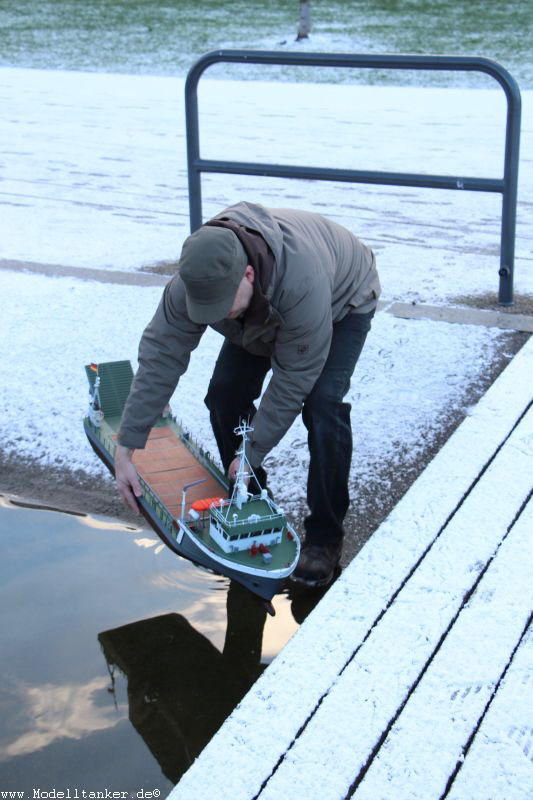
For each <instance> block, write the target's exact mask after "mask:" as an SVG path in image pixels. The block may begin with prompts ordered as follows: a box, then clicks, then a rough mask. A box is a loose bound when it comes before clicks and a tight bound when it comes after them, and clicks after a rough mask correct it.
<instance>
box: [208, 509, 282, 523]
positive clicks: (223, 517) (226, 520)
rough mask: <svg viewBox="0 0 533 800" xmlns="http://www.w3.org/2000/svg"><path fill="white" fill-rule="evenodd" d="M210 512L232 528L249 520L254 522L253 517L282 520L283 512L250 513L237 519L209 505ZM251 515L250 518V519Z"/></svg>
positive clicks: (265, 519)
mask: <svg viewBox="0 0 533 800" xmlns="http://www.w3.org/2000/svg"><path fill="white" fill-rule="evenodd" d="M210 511H211V514H212V515H213V516H214V517H215V518H216V519H217V520H218V521H219V522H222V523H223V524H225V525H231V527H232V528H238V527H239V526H244V525H250V523H251V522H254V517H257V522H259V521H261V522H262V523H263V522H273V521H274V520H283V514H280V513H279V512H277V513H275V514H268V515H267V514H255V515H254V514H250V516H248V517H246V518H245V519H238V520H235V521H234V520H233V519H232V518H230V517H229V516H227V514H223V513H222V512H221V511H219V510H218V509H217V508H215V507H214V506H211V509H210ZM250 517H252V519H250Z"/></svg>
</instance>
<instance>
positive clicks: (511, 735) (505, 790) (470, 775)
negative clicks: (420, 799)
mask: <svg viewBox="0 0 533 800" xmlns="http://www.w3.org/2000/svg"><path fill="white" fill-rule="evenodd" d="M529 547H530V546H529ZM532 709H533V628H531V626H530V628H529V630H528V631H527V633H526V634H525V636H524V638H523V640H522V642H521V644H520V647H519V648H518V650H517V652H516V654H515V657H514V658H513V660H512V662H511V664H510V666H509V669H508V671H507V673H506V675H505V678H504V680H503V682H502V684H501V686H500V687H499V689H498V691H497V693H496V696H495V698H494V700H493V701H492V703H491V705H490V708H489V710H488V712H487V715H486V717H485V718H484V719H483V721H482V723H481V726H480V728H479V731H478V732H477V734H476V736H475V739H474V741H473V743H472V745H471V747H470V749H469V751H468V753H467V755H466V758H465V761H464V763H463V765H462V767H461V768H460V770H459V772H458V774H457V777H456V779H455V781H454V782H453V784H452V787H451V790H450V792H449V794H448V795H447V800H464V798H465V797H467V798H468V800H487V797H489V796H490V797H491V798H494V800H503V798H505V800H524V798H525V797H532V796H533V727H532V724H531V712H532ZM480 776H481V777H480ZM487 787H490V791H487Z"/></svg>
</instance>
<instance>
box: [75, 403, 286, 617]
mask: <svg viewBox="0 0 533 800" xmlns="http://www.w3.org/2000/svg"><path fill="white" fill-rule="evenodd" d="M84 429H85V433H86V435H87V438H88V440H89V442H90V444H91V447H92V448H93V450H94V452H95V453H96V455H97V456H98V458H100V460H101V461H102V462H103V463H104V464H105V465H106V467H107V468H108V469H109V471H110V472H111V474H112V475H113V476H114V474H115V468H114V460H113V456H112V455H111V453H110V452H109V451H108V450H107V448H106V447H105V446H104V445H103V443H102V442H101V441H100V439H99V437H98V433H97V432H96V430H95V429H94V428H93V426H92V425H91V424H90V423H89V421H88V420H87V418H85V420H84ZM137 502H138V506H139V510H140V512H141V514H142V515H143V516H144V518H145V519H146V521H147V522H148V524H149V525H150V527H151V528H152V529H153V530H154V531H155V533H156V534H157V535H158V536H159V538H160V539H161V540H162V541H163V542H164V544H165V545H166V546H167V547H168V548H169V549H170V550H172V552H174V553H175V554H176V555H178V556H181V557H182V558H186V559H187V560H189V561H192V562H193V563H195V564H196V565H198V566H201V567H204V568H205V569H208V570H210V571H211V572H214V573H216V574H218V575H223V576H225V577H227V578H230V579H231V580H235V581H237V582H238V583H240V584H241V585H243V586H245V587H246V588H247V589H249V591H251V592H253V594H256V595H257V596H258V597H260V598H261V599H263V600H265V601H267V602H270V601H271V600H272V598H273V597H274V595H275V594H278V593H279V592H281V591H282V589H283V587H284V585H285V582H286V580H287V578H288V576H289V575H290V573H291V572H292V571H293V569H294V567H295V566H296V559H295V561H294V563H293V564H291V565H290V567H287V568H286V569H284V570H278V571H277V572H278V573H282V574H276V571H275V572H274V573H269V572H267V571H266V570H264V571H262V570H260V569H253V570H248V569H247V568H246V567H244V566H242V567H241V566H240V565H238V564H234V563H230V562H229V561H228V560H226V559H224V558H221V557H219V556H218V555H217V554H216V553H211V552H210V550H209V549H208V548H206V547H204V546H202V545H201V544H200V543H199V542H198V541H197V540H196V539H195V538H194V536H193V535H192V533H191V532H190V531H189V529H188V528H187V526H186V525H183V524H182V523H178V527H177V528H176V530H175V531H171V530H169V529H168V528H167V526H166V525H164V524H163V522H162V520H161V519H160V518H159V517H158V515H157V514H156V513H155V511H154V510H153V508H152V507H151V506H150V504H149V503H148V502H147V501H146V500H145V499H144V497H140V498H138V499H137Z"/></svg>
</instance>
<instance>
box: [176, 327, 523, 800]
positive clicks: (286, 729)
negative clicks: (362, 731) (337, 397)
mask: <svg viewBox="0 0 533 800" xmlns="http://www.w3.org/2000/svg"><path fill="white" fill-rule="evenodd" d="M532 372H533V342H531V341H529V342H528V343H527V344H526V345H525V346H524V347H523V348H522V350H521V351H520V352H519V353H518V354H517V356H515V358H514V359H513V361H512V362H511V364H510V365H509V366H508V367H507V369H506V370H505V371H504V372H503V373H502V374H501V375H500V377H499V378H498V379H497V381H495V383H494V384H493V386H492V387H491V388H490V389H489V391H488V392H487V393H486V395H485V396H484V397H483V398H482V400H481V401H480V402H479V403H478V405H477V406H476V407H475V408H474V409H473V410H472V413H471V415H470V416H469V417H467V418H466V419H465V420H464V422H463V423H462V424H461V425H460V426H459V428H458V429H457V431H456V432H455V433H454V435H453V436H452V437H451V438H450V439H449V440H448V442H447V443H446V444H445V445H444V447H443V448H442V449H441V451H440V452H439V453H438V455H437V456H436V457H435V459H434V460H433V461H432V462H431V463H430V464H429V465H428V467H427V468H426V470H425V471H424V473H423V474H422V475H421V476H420V477H419V478H418V480H417V481H416V482H415V483H414V484H413V486H411V488H410V489H409V491H408V492H407V493H406V494H405V496H404V497H403V498H402V500H401V501H400V503H398V505H397V506H396V508H395V509H394V511H393V512H392V513H391V514H390V516H389V517H388V518H387V520H385V522H384V523H383V524H382V525H381V526H380V528H379V529H378V530H377V531H376V532H375V534H374V535H373V536H372V538H371V539H370V540H369V542H367V544H366V545H365V547H364V548H363V549H362V551H361V552H360V554H359V555H358V556H357V558H355V559H354V561H353V562H352V563H351V564H350V566H349V567H348V568H347V569H346V570H345V571H344V573H343V575H341V577H340V578H339V580H338V581H337V582H336V584H335V585H334V586H333V587H332V588H331V589H330V591H329V592H328V593H327V595H326V596H325V598H324V599H323V600H322V601H321V603H320V604H319V606H318V607H317V608H316V609H315V610H314V612H313V613H312V614H311V615H310V616H309V618H308V619H307V620H306V622H305V624H304V625H303V626H302V628H301V629H300V630H299V631H298V633H297V634H296V635H295V636H294V637H293V639H292V640H291V641H290V642H289V643H288V644H287V645H286V647H285V648H284V650H283V651H282V653H280V655H279V656H278V657H277V658H276V659H275V661H274V662H273V663H272V664H271V665H270V667H269V668H268V669H267V670H266V671H265V673H264V674H263V676H262V677H261V678H260V680H259V681H258V682H257V683H256V684H255V685H254V687H253V688H252V690H251V691H250V692H249V693H248V695H247V696H246V697H245V698H244V700H243V701H242V703H241V704H240V705H239V707H238V708H237V709H236V710H235V711H234V713H233V714H232V715H231V716H230V717H229V719H228V720H227V721H226V723H225V724H224V725H223V727H222V728H221V729H220V731H219V732H218V733H217V734H216V735H215V737H214V738H213V739H212V740H211V742H210V743H209V744H208V745H207V747H206V748H205V749H204V751H203V753H202V754H201V756H200V757H199V758H198V759H197V760H196V762H195V763H194V764H193V765H192V767H191V768H190V769H189V770H188V771H187V773H186V774H185V775H184V776H183V778H182V779H181V781H180V783H179V784H178V785H177V787H176V788H175V789H174V790H173V792H172V793H171V797H172V800H182V798H183V799H185V798H196V797H198V796H199V794H201V796H202V797H203V798H204V800H208V798H211V797H213V798H217V797H218V796H219V791H220V786H221V785H223V784H225V785H227V786H228V791H229V793H230V794H231V796H232V798H234V800H239V798H243V799H244V800H247V799H248V798H251V797H254V796H255V795H256V794H257V793H258V792H259V790H260V788H261V786H262V784H263V783H264V782H265V781H266V780H268V778H269V776H270V774H271V771H272V768H273V766H274V765H275V763H276V762H277V761H278V760H279V759H281V758H282V757H283V755H284V753H285V751H286V750H287V749H288V748H289V747H290V746H291V743H292V742H293V740H294V739H295V737H296V736H297V734H298V731H299V730H300V728H301V727H302V726H304V725H305V724H306V722H307V721H308V719H309V718H310V717H311V716H312V715H313V714H314V712H315V709H316V707H317V705H318V704H319V703H320V701H321V699H322V698H323V697H324V695H325V694H326V693H327V692H328V690H329V688H330V686H331V684H332V683H333V682H334V681H335V680H336V678H337V676H338V675H339V673H340V672H341V670H342V669H343V668H344V667H345V665H346V664H347V662H348V661H349V660H350V659H351V657H352V655H353V653H354V651H355V649H356V648H357V647H358V645H359V644H360V643H361V642H362V641H363V640H364V639H365V637H366V636H367V634H368V633H369V631H370V630H371V629H372V627H373V625H374V623H375V621H376V620H377V619H378V617H379V616H380V615H381V614H382V612H383V611H384V609H386V608H387V606H388V604H389V603H390V602H391V600H392V599H393V597H394V595H395V594H396V592H397V591H398V589H399V587H400V586H401V585H402V583H403V582H404V581H405V580H406V579H407V578H408V576H409V575H410V573H411V572H412V570H413V569H414V568H415V567H416V564H417V562H418V561H419V559H420V558H421V557H422V556H423V554H424V553H425V551H426V549H427V548H428V547H430V546H431V544H432V542H433V541H434V540H435V538H436V536H437V535H438V533H439V531H440V530H441V528H442V527H443V526H444V525H445V523H446V521H447V520H448V518H449V517H450V515H452V514H453V513H454V511H455V509H456V508H457V506H458V505H459V504H460V503H461V501H462V500H463V498H464V496H465V494H466V493H467V492H468V491H469V489H470V488H471V487H472V485H473V484H474V482H475V481H476V480H477V478H478V476H479V474H480V473H481V472H482V470H483V469H484V468H485V466H486V465H487V463H488V462H489V461H490V459H491V458H492V457H493V455H494V452H495V451H496V450H497V449H498V448H499V447H500V445H501V444H502V442H503V441H504V440H505V438H506V437H507V436H508V434H509V432H510V431H511V429H512V427H513V426H514V425H515V423H516V421H517V420H518V419H519V417H520V416H521V414H522V413H523V411H524V409H525V408H526V407H527V405H528V403H529V401H530V396H531V391H530V385H529V375H531V373H532ZM510 469H511V472H512V473H513V472H514V464H511V465H510ZM507 478H508V476H507V475H506V476H505V481H504V484H503V485H506V479H507ZM500 493H501V487H498V490H497V496H499V495H500ZM393 641H394V636H393ZM335 760H336V761H337V759H335ZM243 764H249V765H251V764H253V769H252V768H249V769H243V767H242V765H243ZM228 781H229V783H228Z"/></svg>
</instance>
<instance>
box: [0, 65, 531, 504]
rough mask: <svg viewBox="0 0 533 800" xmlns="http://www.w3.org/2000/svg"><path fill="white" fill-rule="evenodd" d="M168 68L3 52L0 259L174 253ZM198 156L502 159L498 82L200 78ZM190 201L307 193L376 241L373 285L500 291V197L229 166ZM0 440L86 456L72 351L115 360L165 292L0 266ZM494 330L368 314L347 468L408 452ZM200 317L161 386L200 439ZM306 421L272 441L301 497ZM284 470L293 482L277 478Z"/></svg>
mask: <svg viewBox="0 0 533 800" xmlns="http://www.w3.org/2000/svg"><path fill="white" fill-rule="evenodd" d="M183 86H184V81H183V79H182V78H175V77H153V76H128V75H104V74H95V73H74V72H72V73H69V72H54V71H39V70H26V69H9V68H3V69H0V97H1V101H2V106H3V108H4V114H3V116H2V120H1V121H0V152H1V155H2V173H1V177H2V183H1V186H0V202H1V204H2V237H1V241H0V260H1V259H4V260H8V259H18V260H21V261H32V262H41V263H56V264H64V265H68V266H83V267H88V266H90V267H96V268H101V269H119V270H125V271H132V270H138V269H139V268H142V267H146V266H153V265H155V264H157V263H158V262H161V261H168V260H175V259H176V258H177V257H178V256H179V252H180V248H181V244H182V242H183V239H184V238H185V237H186V236H187V234H188V232H189V230H188V201H187V179H186V161H185V135H184V102H183ZM199 97H200V113H201V152H202V156H204V157H207V158H208V157H224V158H238V159H242V160H245V159H249V160H254V161H260V160H265V161H270V162H276V161H278V162H286V163H307V164H311V165H321V166H333V167H343V166H345V167H350V168H375V169H380V170H402V171H412V172H415V171H421V172H434V173H438V174H456V175H475V176H481V177H492V176H496V177H499V176H501V173H502V169H503V140H504V125H505V101H504V95H503V92H501V90H500V89H499V88H495V89H494V91H491V90H483V89H440V88H432V89H423V88H405V87H404V88H397V89H396V88H393V87H364V86H335V85H326V84H320V85H310V84H268V83H258V82H230V81H214V80H208V79H203V80H202V82H201V84H200V93H199ZM523 100H524V113H523V133H522V149H521V152H522V158H521V166H520V192H519V210H518V225H517V248H516V249H517V263H516V290H517V291H519V292H522V293H533V271H532V270H531V263H532V260H533V254H532V250H531V239H532V237H531V218H530V208H531V203H532V201H533V182H532V180H531V178H532V171H533V170H532V163H531V153H532V152H533V148H532V139H533V92H525V93H524V97H523ZM203 195H204V216H205V217H206V218H207V217H208V216H209V215H210V214H212V213H214V212H215V211H217V210H219V209H221V208H223V207H224V206H226V205H228V204H231V203H233V202H235V201H237V200H240V199H251V200H254V201H258V202H262V203H264V204H265V205H271V206H294V207H302V208H309V209H311V210H315V211H320V212H322V213H324V214H327V215H329V216H331V217H332V218H333V219H335V220H337V221H339V222H340V223H342V224H344V225H346V226H347V227H348V228H350V229H351V230H353V231H354V232H355V233H356V234H357V235H359V236H360V237H361V238H362V239H363V240H364V241H366V242H367V243H369V244H370V245H371V246H372V247H373V248H374V249H375V251H376V253H377V257H378V263H379V269H380V273H381V277H382V284H383V297H384V298H385V299H387V300H392V299H401V300H412V301H416V302H442V301H444V300H446V298H450V297H453V296H456V295H464V294H472V293H473V294H482V293H484V292H487V291H495V290H496V289H497V270H498V252H499V227H500V221H499V209H500V204H501V200H500V197H499V195H485V194H480V193H463V192H459V191H457V192H456V191H436V190H414V189H405V188H386V187H370V186H358V185H348V184H342V185H336V184H326V183H313V182H309V181H287V180H285V181H284V180H275V179H265V178H254V177H241V176H208V177H206V178H205V179H204V181H203ZM0 287H1V295H2V314H1V318H0V336H1V338H2V342H3V345H4V346H3V369H2V373H3V379H2V381H1V383H0V409H1V422H0V434H1V437H2V443H3V447H4V448H5V449H6V450H7V451H11V452H12V451H16V452H19V453H21V454H24V455H31V456H33V457H35V458H37V459H38V460H39V461H41V462H43V463H52V464H55V465H63V466H65V467H71V468H79V467H81V468H83V469H86V470H87V471H89V472H95V471H97V470H100V469H101V468H100V466H99V465H97V464H96V463H95V459H94V456H93V454H92V452H91V451H90V449H89V448H88V446H87V444H86V442H85V441H84V435H83V432H82V428H81V425H80V418H81V416H82V414H83V412H84V408H85V403H86V386H85V378H84V375H83V370H82V367H83V365H84V364H85V363H88V362H89V361H105V360H114V359H122V358H130V359H131V360H132V362H133V363H134V365H135V357H136V349H137V343H138V339H139V337H140V334H141V332H142V330H143V328H144V326H145V324H146V323H147V321H148V320H149V319H150V317H151V315H152V313H153V310H154V309H155V306H156V304H157V301H158V298H159V295H160V289H157V288H153V287H138V286H114V285H108V284H103V283H99V282H96V281H94V282H92V281H87V280H78V279H75V278H51V277H45V276H40V275H36V274H28V273H21V272H15V271H6V270H0ZM506 336H508V334H505V333H502V332H501V331H497V330H494V329H484V328H482V327H478V326H476V327H474V326H458V325H450V324H447V323H443V322H439V323H437V322H429V321H417V322H413V321H409V320H400V319H395V318H394V317H392V316H390V315H387V314H378V316H377V317H376V319H375V322H374V326H373V330H372V333H371V335H370V337H369V340H368V344H367V346H366V349H365V351H364V353H363V356H362V358H361V361H360V363H359V365H358V367H357V371H356V375H355V377H354V380H353V383H352V388H351V390H350V395H349V399H350V401H351V402H352V403H353V405H354V415H353V421H354V431H355V439H356V453H357V455H356V457H355V458H354V465H353V474H352V479H353V482H354V483H355V484H361V483H365V482H368V481H371V480H374V479H377V478H378V476H379V475H381V473H382V467H383V464H384V463H386V464H389V465H391V466H392V467H393V468H394V467H395V466H396V465H397V464H398V463H399V462H400V461H402V462H403V463H405V462H407V463H409V462H411V463H412V462H415V461H416V458H417V456H418V455H419V454H420V452H421V450H422V449H423V448H424V447H426V446H427V445H428V443H431V440H432V438H433V437H434V436H435V434H436V433H437V432H438V431H439V430H441V429H442V426H443V423H444V422H445V420H446V419H448V418H449V415H451V414H454V413H455V412H457V411H459V412H461V411H464V410H467V409H465V402H466V397H467V388H468V386H469V385H471V384H472V383H473V382H475V381H476V379H477V378H478V376H480V375H481V374H482V373H483V372H484V371H485V370H486V369H487V367H488V365H489V364H490V363H491V361H492V359H493V358H494V354H495V352H496V350H497V349H501V348H502V346H503V347H504V345H505V337H506ZM219 346H220V338H219V337H218V335H217V334H215V333H213V332H208V333H207V334H206V335H205V337H204V339H203V340H202V343H201V346H200V348H199V349H198V350H197V351H196V353H195V354H194V356H193V359H192V364H191V367H190V369H189V372H188V374H187V376H186V377H185V378H184V379H183V380H182V382H181V384H180V386H179V387H178V391H177V393H176V396H175V398H174V401H173V406H174V409H175V412H176V413H177V415H178V417H180V418H181V419H182V420H183V421H184V423H185V425H186V426H187V427H190V428H193V427H194V429H195V430H196V433H197V436H198V438H199V439H200V440H201V441H202V442H204V443H205V445H206V446H207V447H208V448H209V449H211V450H214V444H213V440H212V437H211V433H210V430H209V424H208V418H207V413H206V410H205V408H204V405H203V396H204V393H205V388H206V385H207V381H208V378H209V374H210V369H211V366H212V364H213V362H214V359H215V356H216V352H217V349H218V347H219ZM305 441H306V440H305V430H304V428H303V426H302V424H301V423H300V422H297V423H296V424H295V425H294V426H293V427H292V429H291V430H290V432H289V433H288V434H287V436H286V437H285V439H284V440H283V442H282V443H281V444H280V445H279V446H278V448H277V449H276V450H275V451H274V452H273V454H272V456H271V458H270V459H269V463H270V464H274V463H276V464H278V465H279V466H277V467H276V468H274V469H273V474H272V484H273V488H274V490H275V491H276V492H277V493H278V496H279V497H280V499H281V500H282V501H283V502H284V504H285V505H286V507H287V508H288V510H291V511H293V512H297V511H298V510H300V511H301V508H302V506H303V503H304V496H305V495H304V483H305V481H304V477H303V475H304V473H303V469H304V466H305V464H306V458H307V455H306V445H305ZM287 487H290V493H289V489H288V488H287Z"/></svg>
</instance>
